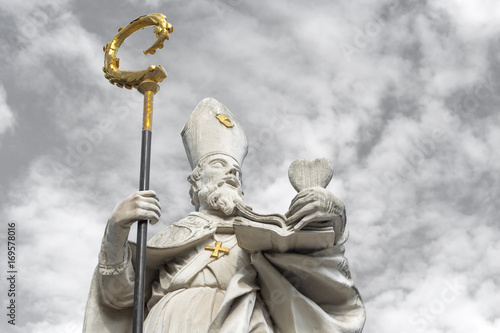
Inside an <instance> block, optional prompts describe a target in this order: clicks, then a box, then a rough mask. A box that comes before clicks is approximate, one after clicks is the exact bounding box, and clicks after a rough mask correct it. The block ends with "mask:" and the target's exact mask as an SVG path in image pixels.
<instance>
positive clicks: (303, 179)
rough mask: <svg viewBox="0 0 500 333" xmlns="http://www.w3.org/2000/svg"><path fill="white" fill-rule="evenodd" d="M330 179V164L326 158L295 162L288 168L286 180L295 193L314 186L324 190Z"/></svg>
mask: <svg viewBox="0 0 500 333" xmlns="http://www.w3.org/2000/svg"><path fill="white" fill-rule="evenodd" d="M332 177H333V167H332V163H331V162H330V161H329V160H328V159H326V158H317V159H315V160H313V161H308V160H295V161H293V162H292V164H290V167H289V168H288V179H290V183H292V186H293V188H294V189H295V190H297V192H300V191H302V190H305V189H307V188H311V187H315V186H320V187H323V188H326V187H327V186H328V184H329V183H330V180H332Z"/></svg>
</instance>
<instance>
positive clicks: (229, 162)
mask: <svg viewBox="0 0 500 333" xmlns="http://www.w3.org/2000/svg"><path fill="white" fill-rule="evenodd" d="M213 181H221V182H225V183H227V184H228V185H230V186H233V187H240V186H241V168H240V166H239V165H238V163H237V162H236V161H235V160H234V159H233V158H231V157H229V156H227V155H223V154H215V155H212V156H209V157H208V158H207V161H206V162H205V163H204V165H203V168H202V171H201V175H200V183H201V184H209V183H211V182H213Z"/></svg>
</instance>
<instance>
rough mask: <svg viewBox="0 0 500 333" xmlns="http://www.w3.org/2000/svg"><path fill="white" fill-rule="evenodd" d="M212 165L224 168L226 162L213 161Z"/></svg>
mask: <svg viewBox="0 0 500 333" xmlns="http://www.w3.org/2000/svg"><path fill="white" fill-rule="evenodd" d="M210 165H211V166H213V167H215V168H222V167H223V166H224V163H222V162H221V161H213V162H212V163H210Z"/></svg>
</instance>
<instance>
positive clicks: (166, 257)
mask: <svg viewBox="0 0 500 333" xmlns="http://www.w3.org/2000/svg"><path fill="white" fill-rule="evenodd" d="M216 231H217V227H216V223H214V221H211V220H210V217H209V216H207V215H204V214H202V213H191V214H190V215H189V216H188V217H187V218H185V219H183V220H181V221H179V222H177V223H174V224H173V225H171V226H168V227H167V228H165V229H164V230H163V231H161V232H160V233H158V234H157V235H155V236H154V237H153V238H152V239H151V240H150V241H149V242H148V249H147V261H146V266H147V278H146V299H147V300H146V304H145V305H144V306H145V313H146V314H147V317H146V320H145V323H144V332H145V333H149V332H155V333H159V332H162V333H163V332H230V333H234V332H361V331H362V328H363V325H364V322H365V310H364V306H363V302H362V301H361V298H360V295H359V293H358V291H357V289H356V288H355V286H354V283H353V281H352V278H351V274H350V271H349V265H348V262H347V259H346V258H345V257H344V245H343V243H344V242H345V240H346V238H347V237H342V238H341V240H340V241H339V242H338V243H337V244H335V245H334V246H332V247H327V248H325V249H321V250H319V251H314V252H309V253H291V252H286V253H279V252H264V253H263V252H257V253H248V252H247V251H245V250H243V249H241V248H239V246H238V243H237V238H236V235H234V234H233V235H227V234H219V233H217V232H216ZM299 233H300V231H299ZM216 240H219V241H222V247H224V248H229V254H222V255H220V256H219V258H211V256H210V254H211V252H209V251H205V250H204V247H205V245H214V243H215V241H216ZM125 246H126V247H127V248H128V249H127V251H126V252H125V258H124V260H123V262H121V263H119V264H114V265H109V264H108V263H107V262H106V256H105V255H103V254H102V253H101V256H100V258H101V259H100V262H99V265H98V267H97V268H96V270H95V272H94V276H93V279H92V284H91V290H90V293H89V299H88V302H87V308H86V313H85V323H84V330H83V331H84V332H92V333H95V332H104V333H111V332H113V333H116V332H131V331H132V310H133V291H134V267H133V263H134V262H135V258H134V257H135V245H134V244H133V243H127V244H125Z"/></svg>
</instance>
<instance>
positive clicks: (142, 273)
mask: <svg viewBox="0 0 500 333" xmlns="http://www.w3.org/2000/svg"><path fill="white" fill-rule="evenodd" d="M138 90H139V92H140V93H142V94H143V95H144V116H143V123H142V143H141V171H140V181H139V190H140V191H144V190H149V170H150V165H151V138H152V135H153V132H152V123H153V96H154V94H155V93H156V92H157V91H158V90H159V86H158V84H156V83H155V82H148V81H146V82H143V83H141V85H139V87H138ZM147 234H148V221H146V220H144V221H138V223H137V247H136V251H137V252H136V261H135V281H134V313H133V317H134V318H133V332H134V333H142V327H143V323H144V298H145V284H146V244H147Z"/></svg>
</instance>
